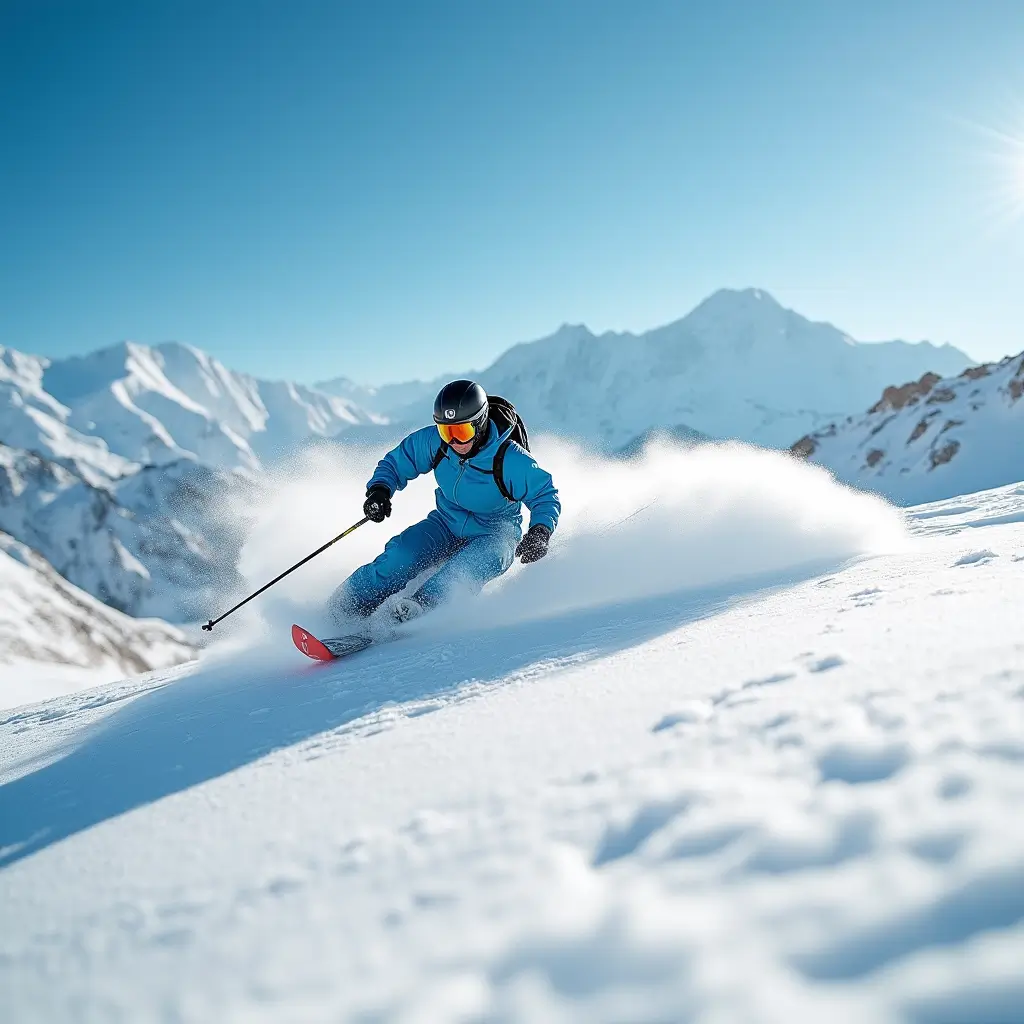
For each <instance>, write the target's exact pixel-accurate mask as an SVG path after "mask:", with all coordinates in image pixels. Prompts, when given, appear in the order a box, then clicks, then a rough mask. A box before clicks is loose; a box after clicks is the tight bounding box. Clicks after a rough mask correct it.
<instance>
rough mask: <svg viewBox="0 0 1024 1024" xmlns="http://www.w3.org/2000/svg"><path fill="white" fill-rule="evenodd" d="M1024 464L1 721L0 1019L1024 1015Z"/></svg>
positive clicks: (87, 695)
mask: <svg viewBox="0 0 1024 1024" xmlns="http://www.w3.org/2000/svg"><path fill="white" fill-rule="evenodd" d="M1015 516H1018V517H1020V516H1024V487H1011V488H1001V489H999V490H996V491H993V492H987V493H983V494H976V495H971V496H969V498H967V497H965V498H958V499H953V500H951V501H949V502H943V503H939V504H937V505H933V506H926V507H922V508H919V509H912V510H909V513H908V522H909V526H910V529H911V532H912V534H913V535H914V536H915V538H916V539H915V542H914V543H913V544H912V545H911V546H910V547H909V549H906V550H903V551H899V552H896V553H894V554H889V555H881V556H878V557H874V558H870V559H866V560H862V561H859V562H857V563H854V564H850V565H847V566H845V567H840V568H838V569H837V568H835V566H832V567H831V568H830V571H828V572H827V573H825V574H820V573H819V574H813V575H808V573H807V572H806V571H805V572H804V573H803V575H802V577H801V575H800V574H791V575H790V577H789V578H782V577H780V576H778V575H776V576H775V577H772V578H765V579H762V580H760V581H755V582H752V581H750V580H747V581H745V582H744V581H734V582H732V583H728V584H719V585H717V586H714V587H706V588H703V589H701V590H698V591H696V592H688V593H667V594H662V595H660V596H657V597H647V598H638V599H636V600H632V601H629V602H624V603H622V604H619V605H617V606H607V605H605V606H602V607H595V608H584V609H575V610H572V611H570V612H566V613H563V614H560V615H553V616H551V617H549V618H544V619H537V620H534V621H528V622H514V623H513V624H512V625H508V624H506V625H503V626H502V625H493V624H492V625H490V626H488V625H486V624H483V625H480V626H479V628H477V629H475V630H474V631H471V632H463V633H461V634H460V633H458V632H455V631H451V632H448V633H444V632H438V633H435V634H430V633H424V634H422V635H418V636H411V637H409V638H407V639H404V640H401V641H398V642H396V643H394V644H392V645H388V646H383V647H380V648H376V649H371V650H369V651H366V652H364V653H363V654H360V655H358V656H356V657H355V658H353V659H352V660H351V661H347V662H340V663H338V664H335V665H330V666H327V667H325V668H321V667H317V666H306V665H305V664H301V665H299V664H297V663H296V662H295V660H294V658H284V657H281V658H278V659H274V658H264V657H263V655H262V654H261V656H260V659H259V661H258V662H257V661H256V660H255V659H252V660H250V661H248V662H245V661H244V660H243V661H242V662H241V663H238V664H235V665H231V664H214V665H207V666H205V667H200V668H199V669H198V670H194V671H190V670H188V669H186V670H184V671H181V670H179V671H178V674H177V675H175V676H174V677H173V679H172V677H171V676H170V675H165V676H161V675H159V674H157V675H152V676H150V677H148V678H147V679H146V680H145V681H143V682H141V683H139V682H132V681H128V682H125V683H122V684H118V685H117V686H113V687H106V688H103V689H99V690H93V691H88V692H81V693H77V694H74V695H72V696H69V697H66V698H62V699H59V700H54V701H49V702H46V703H43V704H39V705H33V706H31V707H25V708H19V709H15V710H12V711H8V712H5V713H3V715H2V716H0V737H2V739H0V783H2V785H0V908H2V917H3V928H2V929H0V1019H4V1020H17V1021H53V1020H89V1021H91V1020H97V1021H99V1020H103V1021H106V1020H131V1021H142V1022H145V1021H166V1020H182V1021H208V1020H225V1021H227V1020H243V1019H244V1020H247V1021H263V1020H266V1021H269V1020H288V1021H336V1020H353V1021H384V1020H388V1021H391V1020H396V1021H410V1022H412V1021H430V1022H433V1021H478V1020H481V1019H486V1020H501V1021H530V1022H532V1021H580V1022H584V1021H585V1022H591V1021H608V1022H612V1021H616V1022H620V1021H630V1022H643V1021H652V1022H653V1021H666V1020H672V1021H695V1022H707V1024H717V1022H720V1021H722V1022H724V1021H728V1022H734V1021H736V1022H744V1021H749V1022H757V1024H760V1022H765V1024H767V1022H775V1021H780V1020H786V1021H814V1022H818V1021H824V1020H827V1021H829V1022H851V1024H852V1022H858V1024H860V1022H864V1021H871V1022H880V1024H885V1022H894V1024H895V1022H901V1024H904V1022H905V1024H951V1022H962V1021H971V1022H973V1024H997V1022H1014V1021H1019V1020H1022V1019H1024V971H1022V970H1021V964H1022V963H1024V818H1022V816H1021V815H1020V813H1019V809H1020V807H1021V801H1022V799H1024V633H1022V631H1021V628H1020V614H1019V611H1020V608H1021V606H1022V601H1024V576H1022V573H1021V564H1020V563H1021V561H1022V560H1024V518H1013V517H1015Z"/></svg>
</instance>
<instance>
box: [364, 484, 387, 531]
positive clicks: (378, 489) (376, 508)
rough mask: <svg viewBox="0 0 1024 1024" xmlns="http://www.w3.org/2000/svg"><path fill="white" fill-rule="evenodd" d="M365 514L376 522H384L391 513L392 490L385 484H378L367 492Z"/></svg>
mask: <svg viewBox="0 0 1024 1024" xmlns="http://www.w3.org/2000/svg"><path fill="white" fill-rule="evenodd" d="M363 515H364V516H366V518H367V519H371V520H373V522H375V523H383V522H384V520H385V519H387V517H388V516H389V515H391V492H390V491H389V490H388V489H387V488H386V487H385V486H384V485H383V484H376V485H375V486H373V487H371V488H370V489H369V490H368V491H367V492H366V501H364V502H363Z"/></svg>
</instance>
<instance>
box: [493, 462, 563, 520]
mask: <svg viewBox="0 0 1024 1024" xmlns="http://www.w3.org/2000/svg"><path fill="white" fill-rule="evenodd" d="M504 469H505V486H506V487H507V488H508V490H509V493H510V494H512V496H513V497H514V498H516V499H517V500H518V501H521V502H522V503H523V504H524V505H525V506H526V507H527V508H528V509H529V510H530V525H531V526H546V527H547V528H548V530H550V531H551V532H552V533H554V531H555V527H556V526H557V525H558V516H559V513H560V512H561V511H562V503H561V502H560V501H559V500H558V491H557V489H556V488H555V483H554V481H553V480H552V479H551V474H550V473H549V472H547V470H544V469H541V468H540V466H538V465H537V463H536V462H534V460H533V456H532V455H531V454H530V453H529V452H527V451H525V450H524V449H522V448H520V447H519V445H511V446H510V447H509V449H508V451H507V452H506V453H505V467H504Z"/></svg>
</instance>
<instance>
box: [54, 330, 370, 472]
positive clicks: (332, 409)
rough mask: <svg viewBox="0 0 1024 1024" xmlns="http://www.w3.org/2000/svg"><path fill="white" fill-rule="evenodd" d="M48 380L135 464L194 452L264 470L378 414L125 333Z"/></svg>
mask: <svg viewBox="0 0 1024 1024" xmlns="http://www.w3.org/2000/svg"><path fill="white" fill-rule="evenodd" d="M41 384H42V387H43V388H44V389H45V391H46V392H47V393H48V394H49V395H51V396H52V397H53V399H55V400H56V401H57V402H58V403H60V404H61V405H62V406H64V407H66V408H67V409H68V410H69V415H68V417H67V423H68V425H69V426H70V427H71V428H73V429H75V430H77V431H79V432H81V433H83V434H89V435H93V436H98V437H101V438H102V439H103V440H104V441H105V442H106V444H107V446H108V447H109V448H110V450H111V451H113V452H115V453H116V454H118V455H120V456H122V457H123V458H125V459H128V460H131V461H133V462H136V463H142V464H153V463H162V462H170V461H174V460H176V459H180V458H182V457H186V458H194V459H197V460H199V461H201V462H205V463H206V464H207V465H210V466H215V467H217V468H218V469H243V470H248V471H257V470H258V469H259V468H260V465H261V461H262V460H265V459H270V458H273V457H275V456H277V455H280V454H282V453H283V452H285V451H287V450H288V449H289V448H290V447H293V446H294V445H296V444H300V443H302V442H304V441H306V440H308V439H309V438H311V437H331V436H333V435H334V434H336V433H337V432H338V431H339V430H341V429H343V428H344V427H347V426H353V425H356V424H363V423H373V422H378V421H379V420H380V419H381V417H379V416H376V415H375V414H373V413H369V412H367V411H365V410H363V409H361V408H360V407H359V406H357V405H356V404H354V403H353V402H351V401H348V400H346V399H344V398H338V397H336V396H332V395H327V394H325V393H323V392H320V391H316V390H315V389H312V388H308V387H305V386H304V385H301V384H293V383H289V382H285V381H265V380H258V379H257V378H255V377H251V376H249V375H248V374H244V373H237V372H236V371H234V370H229V369H227V367H225V366H224V365H223V364H222V363H220V362H219V361H218V360H216V359H214V358H212V357H211V356H209V355H207V354H206V353H205V352H202V351H200V350H199V349H197V348H193V347H191V346H189V345H181V344H178V343H177V342H168V343H166V344H163V345H156V346H153V347H150V346H147V345H139V344H137V343H135V342H122V343H121V344H119V345H115V346H113V347H111V348H107V349H102V350H101V351H99V352H93V353H91V354H89V355H86V356H76V357H73V358H70V359H63V360H56V361H54V362H51V363H49V364H48V365H46V366H45V368H44V370H43V373H42V379H41Z"/></svg>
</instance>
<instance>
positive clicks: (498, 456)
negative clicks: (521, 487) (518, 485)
mask: <svg viewBox="0 0 1024 1024" xmlns="http://www.w3.org/2000/svg"><path fill="white" fill-rule="evenodd" d="M511 443H512V438H511V437H506V438H505V440H504V441H502V442H501V444H499V445H498V450H497V451H496V452H495V453H494V462H493V468H492V469H481V468H480V467H479V466H474V465H473V463H469V468H470V469H475V470H476V471H477V472H478V473H484V474H485V475H486V476H493V477H494V483H495V485H496V486H497V488H498V490H499V491H500V492H501V496H502V497H503V498H504V499H505V500H506V501H519V500H520V499H519V498H517V497H515V495H513V494H512V492H511V491H510V490H509V489H508V485H507V484H506V483H505V452H507V451H508V446H509V445H510V444H511ZM447 456H448V445H446V444H445V443H444V442H443V441H442V442H441V446H440V447H439V448H438V449H437V454H436V455H435V456H434V458H433V460H432V461H431V463H430V469H431V471H432V472H433V471H434V470H436V469H437V467H438V466H440V465H441V463H442V462H444V460H445V458H447Z"/></svg>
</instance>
